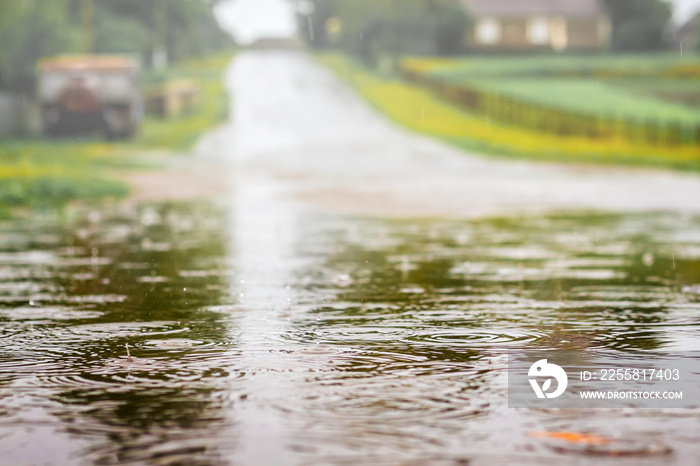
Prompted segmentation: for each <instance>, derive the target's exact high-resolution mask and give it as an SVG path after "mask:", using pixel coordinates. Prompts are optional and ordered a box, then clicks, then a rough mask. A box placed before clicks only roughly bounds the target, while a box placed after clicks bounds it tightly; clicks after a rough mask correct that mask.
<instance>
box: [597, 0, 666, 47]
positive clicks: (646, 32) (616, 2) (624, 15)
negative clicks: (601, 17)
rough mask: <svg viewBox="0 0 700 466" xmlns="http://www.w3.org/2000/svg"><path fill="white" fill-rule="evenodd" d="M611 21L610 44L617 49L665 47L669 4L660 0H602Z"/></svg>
mask: <svg viewBox="0 0 700 466" xmlns="http://www.w3.org/2000/svg"><path fill="white" fill-rule="evenodd" d="M604 4H605V7H606V9H607V11H608V14H609V15H610V19H611V21H612V37H611V47H612V49H613V50H618V51H645V50H660V49H663V48H665V47H667V45H668V43H667V40H666V32H667V26H668V22H669V20H670V18H671V6H670V5H669V4H668V3H666V2H663V1H661V0H604Z"/></svg>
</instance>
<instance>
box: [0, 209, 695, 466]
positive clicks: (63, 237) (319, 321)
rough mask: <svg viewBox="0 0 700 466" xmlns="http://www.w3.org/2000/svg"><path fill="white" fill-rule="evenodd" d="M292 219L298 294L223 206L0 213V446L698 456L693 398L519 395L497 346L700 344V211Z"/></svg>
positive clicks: (56, 456)
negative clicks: (667, 407)
mask: <svg viewBox="0 0 700 466" xmlns="http://www.w3.org/2000/svg"><path fill="white" fill-rule="evenodd" d="M300 218H302V219H303V222H302V221H300V224H299V225H297V227H298V230H299V231H298V234H297V235H296V236H294V237H290V236H289V235H287V237H286V239H284V241H286V243H285V246H284V248H281V249H280V250H282V249H284V254H286V256H285V257H284V258H282V260H283V261H284V262H285V263H286V264H287V265H286V267H287V271H286V272H285V273H284V274H280V280H291V281H288V282H285V283H278V284H276V285H275V286H276V287H277V288H278V289H282V290H286V291H285V292H286V293H287V294H286V295H284V296H281V295H280V294H279V293H278V292H277V291H275V290H274V289H271V291H270V292H269V294H266V293H265V290H266V289H267V288H266V283H267V282H266V281H265V279H264V277H263V278H261V276H256V273H259V274H263V273H267V272H269V271H270V270H271V269H270V267H267V268H266V267H264V266H263V264H260V263H256V262H255V261H256V260H259V259H260V258H265V257H268V259H266V260H269V261H274V260H281V259H280V258H279V257H277V258H276V259H275V257H273V256H275V254H281V253H280V252H279V251H277V250H275V251H272V250H270V251H267V252H265V251H262V249H260V250H255V251H254V250H251V249H250V248H251V247H252V246H253V247H258V246H259V247H260V248H264V247H265V246H266V244H267V245H268V246H269V241H268V242H267V243H266V241H265V240H260V241H259V235H258V234H267V233H270V232H267V233H264V232H256V231H252V232H249V234H250V236H249V237H241V236H240V235H239V236H237V235H235V234H233V235H232V234H231V232H230V231H229V229H230V228H231V225H232V220H231V219H230V218H228V214H227V210H226V209H225V208H223V207H221V206H217V205H208V204H198V205H196V206H195V205H191V204H163V205H144V206H139V207H134V206H124V207H122V208H120V209H119V210H116V211H113V212H107V213H104V212H103V213H100V214H98V213H96V212H94V213H91V214H89V215H86V216H85V218H84V220H82V219H81V220H64V221H61V222H59V221H55V220H50V219H41V218H39V219H28V220H27V219H25V220H17V221H11V222H6V223H3V224H0V247H1V248H2V249H1V250H0V344H1V345H2V346H1V348H2V351H1V352H0V413H1V416H0V451H1V452H2V457H3V459H4V462H7V463H19V462H22V463H32V462H34V463H41V462H49V463H51V462H54V463H57V464H60V463H64V464H65V463H69V462H75V461H76V459H77V458H80V459H83V460H86V461H89V462H99V463H108V464H109V463H117V462H137V463H138V462H144V461H148V462H153V463H156V464H174V463H178V462H182V463H184V462H186V463H188V464H196V462H197V461H199V462H201V463H202V464H211V463H219V462H227V461H228V460H230V459H231V458H237V459H241V460H243V461H246V460H247V461H248V462H251V463H253V462H255V460H256V457H255V454H257V453H256V452H260V451H261V450H265V449H266V450H270V451H274V452H276V453H277V456H274V455H273V457H277V458H282V459H283V462H296V463H299V462H302V463H328V462H336V463H356V462H357V461H360V460H362V461H363V462H371V463H395V462H402V461H409V460H412V461H419V462H427V461H431V462H438V461H444V462H448V463H452V462H456V461H471V462H472V464H481V463H484V464H486V463H489V462H492V461H494V460H499V461H504V462H507V461H510V462H519V463H533V464H536V463H541V462H542V461H551V462H557V464H562V463H561V462H562V461H564V460H568V461H569V462H574V461H576V459H577V457H576V453H575V452H574V453H571V452H570V451H569V452H566V451H564V452H562V451H558V450H556V449H551V448H549V447H548V446H547V443H546V442H545V441H542V440H538V439H533V438H530V437H529V436H528V433H529V432H531V431H538V430H539V431H541V430H560V431H564V430H575V431H587V430H588V431H594V432H598V433H602V434H609V435H617V436H622V437H623V438H624V439H627V440H629V441H634V442H638V443H639V442H641V443H643V442H645V439H647V438H653V439H654V440H658V441H661V442H662V443H663V444H664V445H666V446H669V447H671V448H672V453H671V456H670V457H669V458H666V459H664V461H667V462H672V463H678V464H682V463H687V464H694V462H695V460H696V459H697V458H699V457H700V447H698V440H700V438H699V437H700V434H698V432H700V429H698V428H699V427H700V425H699V424H700V422H698V419H699V415H698V414H697V413H694V412H688V411H684V412H675V413H670V412H666V413H664V412H657V411H652V412H626V411H624V410H621V411H601V412H597V413H596V414H595V416H591V415H590V413H572V412H562V411H549V412H542V411H535V410H512V409H511V410H509V409H508V408H507V407H506V392H505V390H506V383H505V372H504V365H505V359H504V357H503V355H504V353H505V352H506V351H507V350H509V349H517V348H560V349H585V350H587V351H592V352H598V351H599V352H605V353H606V354H613V355H614V354H615V353H616V352H635V351H642V350H665V351H672V352H673V351H686V350H695V349H697V348H698V347H700V332H699V331H698V330H699V328H698V327H699V324H698V322H699V321H698V311H700V234H699V233H698V232H699V231H700V218H695V217H690V216H681V215H672V214H645V215H642V214H636V215H624V216H622V215H599V214H588V215H578V216H576V215H569V216H547V217H526V218H510V219H490V220H479V221H455V220H449V221H448V220H445V221H441V220H431V221H410V222H409V221H403V222H402V221H391V222H389V221H379V220H357V219H342V218H336V219H328V218H326V217H318V216H314V215H312V214H309V215H306V216H302V217H300ZM263 220H264V219H263ZM290 221H294V218H290ZM260 226H261V228H262V227H264V226H265V222H264V221H262V223H260ZM269 226H270V228H272V229H273V230H274V227H275V225H274V224H271V225H269ZM271 231H272V230H271ZM46 232H51V233H46ZM283 233H284V232H283ZM274 234H276V233H275V232H274V231H272V233H270V235H272V236H270V237H269V238H268V240H270V241H277V240H276V239H275V238H276V237H275V236H274ZM237 241H238V242H239V244H236V242H237ZM256 241H258V242H257V243H256ZM256 245H257V246H256ZM266 254H267V256H266ZM290 264H291V265H290ZM280 267H282V265H280ZM256 270H258V272H256ZM266 271H267V272H266ZM287 274H291V278H289V277H288V276H287ZM251 283H257V285H251ZM287 286H288V287H289V288H288V289H287V288H286V287H287ZM273 327H274V329H275V332H277V333H276V334H275V335H276V336H273V333H274V332H271V331H270V330H269V329H270V328H273ZM127 345H128V349H129V353H128V354H127ZM253 417H256V419H257V421H256V422H258V423H257V424H255V423H253V422H251V418H253ZM266 417H267V418H269V419H270V420H271V421H270V422H271V423H274V424H275V425H278V426H280V429H279V431H267V432H262V433H261V435H260V436H256V435H251V432H250V431H251V429H255V428H256V426H257V428H260V427H261V426H263V427H265V426H269V425H271V424H270V423H268V424H266V423H265V418H266ZM266 436H267V440H266ZM505 439H508V441H505ZM254 442H261V445H262V446H260V445H258V446H257V447H255V446H252V445H251V443H254ZM35 445H40V446H41V448H34V446H35ZM664 451H665V450H664ZM246 452H252V453H250V455H251V456H247V453H246ZM270 457H271V456H266V458H270ZM694 459H695V460H694ZM20 460H21V461H20ZM604 460H605V458H601V459H599V461H604ZM642 460H645V461H646V460H648V461H649V462H650V463H649V464H653V463H654V462H655V461H658V458H648V459H645V458H635V461H636V463H635V464H638V462H639V461H642ZM609 461H611V462H615V463H616V462H617V461H619V460H616V459H609ZM616 464H617V463H616Z"/></svg>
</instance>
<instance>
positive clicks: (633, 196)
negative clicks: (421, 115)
mask: <svg viewBox="0 0 700 466" xmlns="http://www.w3.org/2000/svg"><path fill="white" fill-rule="evenodd" d="M227 84H228V87H229V89H230V90H231V93H232V96H233V110H232V113H233V124H232V125H231V126H229V127H226V128H222V129H221V130H220V131H218V132H217V133H215V134H213V135H212V136H211V137H209V138H208V139H207V140H205V141H203V144H202V146H201V148H203V149H205V151H206V152H207V153H209V154H210V155H217V156H224V157H226V159H228V160H231V161H233V162H234V163H235V166H236V173H238V174H239V175H241V178H242V179H251V177H255V178H256V179H259V180H260V179H262V178H264V179H265V180H267V181H269V182H271V183H272V184H273V185H275V186H277V188H279V189H283V190H284V191H285V194H287V195H289V196H293V197H294V198H296V199H301V200H303V201H305V202H307V203H309V204H310V205H313V206H315V207H317V208H320V209H322V210H325V211H329V212H333V213H343V214H357V215H377V216H410V217H415V216H434V215H446V216H454V217H475V216H484V215H488V216H491V215H500V214H509V213H524V212H544V211H551V210H556V211H561V210H571V209H574V210H578V209H587V210H590V209H593V210H605V211H643V210H676V211H688V212H700V177H699V176H697V175H694V174H684V173H673V172H669V171H660V170H652V169H639V168H611V167H605V166H604V167H595V166H581V165H555V164H544V163H534V162H533V163H529V162H520V161H517V162H516V161H510V160H507V159H499V158H496V157H491V156H479V155H476V154H474V155H472V154H468V153H464V152H462V151H459V150H457V149H454V148H452V147H449V146H447V145H445V144H443V143H441V142H438V141H434V140H431V139H429V138H426V137H423V136H420V135H416V134H413V133H410V132H409V131H407V130H405V129H403V128H401V127H398V126H397V125H395V124H394V123H392V122H391V121H389V120H388V119H387V118H386V117H384V116H383V115H381V114H379V113H378V112H376V111H375V110H374V109H372V108H370V107H369V106H368V105H367V104H366V103H365V102H363V101H362V100H361V99H360V98H359V97H358V96H357V95H356V94H355V93H354V92H353V91H352V90H351V89H349V88H348V87H346V86H345V85H344V84H343V83H341V82H340V81H339V80H338V79H337V78H336V77H335V76H334V75H333V74H331V73H330V72H329V71H327V70H326V69H325V68H323V67H322V66H320V65H319V64H317V63H316V62H315V61H314V60H313V59H312V58H311V57H309V56H307V55H306V54H304V52H301V51H250V52H245V53H242V54H240V55H239V56H237V58H236V59H235V62H234V64H233V66H232V67H231V69H230V70H229V73H228V76H227Z"/></svg>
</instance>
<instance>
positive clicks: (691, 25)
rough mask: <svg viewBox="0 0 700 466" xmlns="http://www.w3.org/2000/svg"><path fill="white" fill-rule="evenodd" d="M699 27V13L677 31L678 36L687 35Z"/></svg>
mask: <svg viewBox="0 0 700 466" xmlns="http://www.w3.org/2000/svg"><path fill="white" fill-rule="evenodd" d="M699 26H700V13H697V14H696V15H695V16H693V17H692V18H690V19H689V20H688V21H687V22H686V23H685V24H684V25H683V26H681V27H680V28H679V29H678V34H681V35H682V34H688V33H691V32H693V31H695V30H697V29H698V27H699Z"/></svg>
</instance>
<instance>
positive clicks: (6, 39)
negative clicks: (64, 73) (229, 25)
mask: <svg viewBox="0 0 700 466" xmlns="http://www.w3.org/2000/svg"><path fill="white" fill-rule="evenodd" d="M217 1H218V0H118V1H114V0H50V1H46V0H0V88H6V89H13V90H17V91H25V92H31V90H32V89H33V87H34V77H35V71H36V63H37V61H38V60H39V59H40V58H42V57H46V56H51V55H56V54H62V53H125V54H137V55H140V56H141V57H142V61H143V63H144V64H145V65H149V64H150V61H151V57H152V56H153V54H154V51H155V50H157V49H162V50H164V51H166V52H167V55H168V56H169V57H170V59H171V60H179V59H182V58H187V57H194V56H201V55H203V54H207V53H210V52H212V51H215V50H219V49H222V48H225V47H227V46H229V44H231V42H232V38H231V37H230V36H229V35H227V34H226V33H224V32H223V31H222V30H221V28H220V27H219V25H218V23H217V22H216V19H215V18H214V13H213V7H214V5H215V3H216V2H217Z"/></svg>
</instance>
